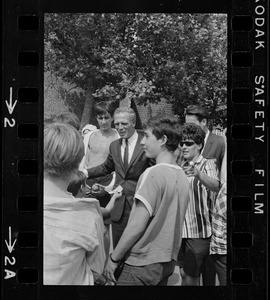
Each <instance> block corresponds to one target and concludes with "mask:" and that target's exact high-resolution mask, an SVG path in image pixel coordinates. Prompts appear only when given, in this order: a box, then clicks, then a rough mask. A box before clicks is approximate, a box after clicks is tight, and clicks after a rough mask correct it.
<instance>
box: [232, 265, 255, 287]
mask: <svg viewBox="0 0 270 300" xmlns="http://www.w3.org/2000/svg"><path fill="white" fill-rule="evenodd" d="M252 278H253V274H252V270H251V269H244V268H241V269H240V268H239V269H233V270H232V271H231V281H232V284H235V285H244V284H245V285H247V284H251V283H252Z"/></svg>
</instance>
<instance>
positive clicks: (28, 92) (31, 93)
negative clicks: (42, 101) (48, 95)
mask: <svg viewBox="0 0 270 300" xmlns="http://www.w3.org/2000/svg"><path fill="white" fill-rule="evenodd" d="M38 100H39V91H38V88H37V87H21V88H19V90H18V101H19V102H21V103H33V102H38Z"/></svg>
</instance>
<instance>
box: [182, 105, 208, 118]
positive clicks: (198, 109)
mask: <svg viewBox="0 0 270 300" xmlns="http://www.w3.org/2000/svg"><path fill="white" fill-rule="evenodd" d="M185 114H186V115H194V116H197V118H198V120H199V121H201V120H202V119H206V120H208V119H209V111H208V110H207V109H206V108H204V107H202V106H200V105H189V106H188V107H187V108H186V111H185Z"/></svg>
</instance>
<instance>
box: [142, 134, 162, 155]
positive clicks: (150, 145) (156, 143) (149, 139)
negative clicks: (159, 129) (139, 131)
mask: <svg viewBox="0 0 270 300" xmlns="http://www.w3.org/2000/svg"><path fill="white" fill-rule="evenodd" d="M161 144H162V140H161V139H159V140H158V139H157V138H156V136H155V135H154V134H153V133H152V129H150V128H147V129H146V130H145V131H144V137H143V139H142V140H141V145H142V147H143V150H144V152H145V156H146V157H148V158H156V157H157V156H158V154H159V153H160V149H161Z"/></svg>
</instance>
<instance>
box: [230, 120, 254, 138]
mask: <svg viewBox="0 0 270 300" xmlns="http://www.w3.org/2000/svg"><path fill="white" fill-rule="evenodd" d="M252 132H253V128H252V126H251V125H250V124H234V125H233V126H232V138H233V139H251V138H252V136H253V133H252Z"/></svg>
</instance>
